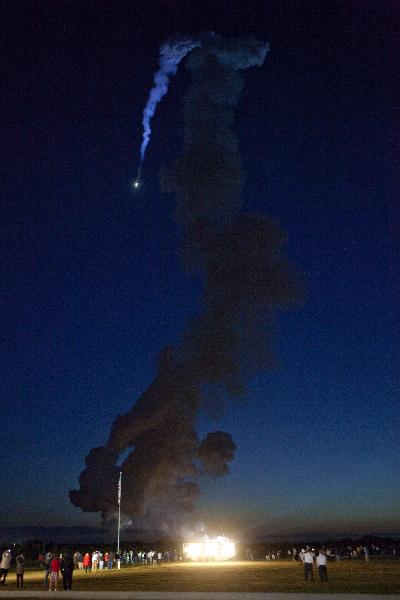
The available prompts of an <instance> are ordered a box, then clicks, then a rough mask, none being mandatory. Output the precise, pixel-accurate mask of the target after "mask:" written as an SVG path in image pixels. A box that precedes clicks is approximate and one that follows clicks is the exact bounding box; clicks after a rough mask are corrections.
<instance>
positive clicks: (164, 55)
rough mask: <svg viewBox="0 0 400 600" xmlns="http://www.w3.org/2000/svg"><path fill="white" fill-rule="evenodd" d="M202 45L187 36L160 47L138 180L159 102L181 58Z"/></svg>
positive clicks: (146, 113) (147, 109)
mask: <svg viewBox="0 0 400 600" xmlns="http://www.w3.org/2000/svg"><path fill="white" fill-rule="evenodd" d="M200 45H201V42H200V40H193V39H191V38H189V37H186V36H185V37H173V38H170V39H168V40H167V41H166V42H165V43H164V44H163V45H162V46H161V48H160V60H159V64H160V68H159V69H158V71H157V72H156V73H155V75H154V85H153V87H152V88H151V90H150V95H149V99H148V101H147V104H146V106H145V107H144V110H143V121H142V123H143V141H142V145H141V148H140V165H139V168H138V172H137V176H136V181H139V180H140V176H141V170H142V163H143V160H144V155H145V153H146V148H147V145H148V143H149V141H150V135H151V127H150V121H151V119H152V118H153V116H154V113H155V111H156V108H157V104H158V103H159V102H160V100H161V98H162V97H163V96H165V95H166V93H167V92H168V85H169V80H170V78H171V77H172V75H175V74H176V72H177V69H178V66H179V63H180V62H181V60H182V59H183V58H185V56H186V55H187V54H188V52H190V51H191V50H193V48H196V47H197V46H200Z"/></svg>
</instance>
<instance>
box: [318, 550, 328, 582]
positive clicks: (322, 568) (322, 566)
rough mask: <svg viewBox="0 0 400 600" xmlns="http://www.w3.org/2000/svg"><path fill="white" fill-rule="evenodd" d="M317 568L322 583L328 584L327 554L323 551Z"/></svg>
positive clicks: (319, 555) (320, 553) (320, 552)
mask: <svg viewBox="0 0 400 600" xmlns="http://www.w3.org/2000/svg"><path fill="white" fill-rule="evenodd" d="M317 567H318V573H319V579H320V581H322V582H325V581H326V582H327V583H328V573H327V571H326V554H325V552H324V551H323V550H320V551H319V552H318V556H317Z"/></svg>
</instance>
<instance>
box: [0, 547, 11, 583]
mask: <svg viewBox="0 0 400 600" xmlns="http://www.w3.org/2000/svg"><path fill="white" fill-rule="evenodd" d="M10 564H11V550H10V549H8V550H4V552H3V555H2V557H1V562H0V583H1V585H5V584H6V579H7V574H8V571H9V569H10Z"/></svg>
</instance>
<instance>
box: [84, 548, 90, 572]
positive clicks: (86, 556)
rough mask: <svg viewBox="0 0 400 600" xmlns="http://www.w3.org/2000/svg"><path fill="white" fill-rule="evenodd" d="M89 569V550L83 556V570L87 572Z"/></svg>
mask: <svg viewBox="0 0 400 600" xmlns="http://www.w3.org/2000/svg"><path fill="white" fill-rule="evenodd" d="M89 569H90V554H89V552H86V554H85V556H84V557H83V570H84V571H85V573H87V572H88V571H89Z"/></svg>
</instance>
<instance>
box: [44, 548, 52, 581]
mask: <svg viewBox="0 0 400 600" xmlns="http://www.w3.org/2000/svg"><path fill="white" fill-rule="evenodd" d="M50 563H51V552H46V555H45V557H44V580H43V585H45V586H48V585H49V576H50Z"/></svg>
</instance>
